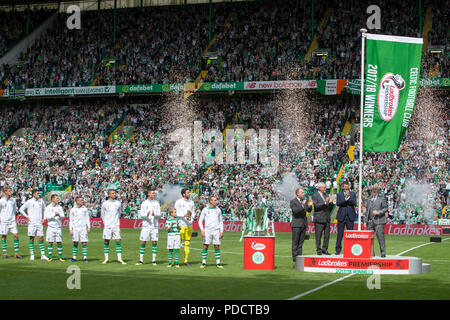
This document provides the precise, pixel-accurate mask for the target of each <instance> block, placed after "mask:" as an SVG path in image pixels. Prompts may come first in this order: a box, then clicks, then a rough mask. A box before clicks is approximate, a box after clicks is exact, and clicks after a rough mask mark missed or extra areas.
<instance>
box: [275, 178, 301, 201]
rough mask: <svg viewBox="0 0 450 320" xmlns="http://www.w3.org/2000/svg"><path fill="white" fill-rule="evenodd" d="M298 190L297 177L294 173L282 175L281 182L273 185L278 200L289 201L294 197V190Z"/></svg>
mask: <svg viewBox="0 0 450 320" xmlns="http://www.w3.org/2000/svg"><path fill="white" fill-rule="evenodd" d="M298 188H300V184H299V183H298V179H297V176H296V175H295V173H294V172H289V173H287V174H285V175H283V178H282V179H281V182H279V183H277V184H275V186H274V187H273V190H274V191H275V193H276V194H277V195H278V198H279V199H280V200H284V201H289V200H290V199H293V198H294V197H295V190H296V189H298Z"/></svg>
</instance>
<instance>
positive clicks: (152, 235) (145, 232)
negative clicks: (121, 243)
mask: <svg viewBox="0 0 450 320" xmlns="http://www.w3.org/2000/svg"><path fill="white" fill-rule="evenodd" d="M150 239H152V241H158V229H156V228H142V230H141V236H140V237H139V240H141V241H150Z"/></svg>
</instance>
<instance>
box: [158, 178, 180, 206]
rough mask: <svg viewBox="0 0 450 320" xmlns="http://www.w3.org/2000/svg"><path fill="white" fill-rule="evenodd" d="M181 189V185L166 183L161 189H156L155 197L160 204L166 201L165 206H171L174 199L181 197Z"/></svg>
mask: <svg viewBox="0 0 450 320" xmlns="http://www.w3.org/2000/svg"><path fill="white" fill-rule="evenodd" d="M181 189H183V187H181V186H179V185H174V184H171V183H166V184H165V185H164V186H163V187H162V188H161V190H158V194H157V195H156V199H157V200H158V201H159V203H160V204H161V205H163V204H165V203H167V206H169V207H173V206H174V204H175V201H177V200H178V199H180V198H181Z"/></svg>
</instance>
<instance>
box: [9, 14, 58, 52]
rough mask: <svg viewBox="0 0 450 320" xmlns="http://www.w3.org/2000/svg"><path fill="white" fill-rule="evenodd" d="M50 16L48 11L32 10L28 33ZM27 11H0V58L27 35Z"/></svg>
mask: <svg viewBox="0 0 450 320" xmlns="http://www.w3.org/2000/svg"><path fill="white" fill-rule="evenodd" d="M50 14H51V11H49V10H43V9H40V10H33V11H32V12H30V15H29V18H30V19H29V24H28V32H29V33H31V32H32V31H33V29H35V28H37V27H38V26H39V24H40V23H42V22H43V21H44V20H45V19H46V18H48V17H49V16H50ZM27 19H28V18H27V11H0V30H1V32H0V58H1V57H3V56H4V55H5V54H6V53H7V52H8V51H9V50H10V49H11V48H12V47H14V45H16V44H17V43H18V42H19V41H20V40H22V39H23V38H24V37H26V35H27Z"/></svg>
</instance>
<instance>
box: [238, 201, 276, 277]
mask: <svg viewBox="0 0 450 320" xmlns="http://www.w3.org/2000/svg"><path fill="white" fill-rule="evenodd" d="M270 229H271V231H272V232H271V233H270ZM245 231H248V233H247V235H245V236H244V269H245V270H273V269H275V260H274V256H275V230H274V227H273V221H270V228H269V219H268V214H267V208H260V207H258V208H254V209H251V210H249V212H248V215H247V218H246V219H245V220H244V223H243V229H242V233H243V234H244V232H245ZM241 240H242V237H241Z"/></svg>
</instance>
